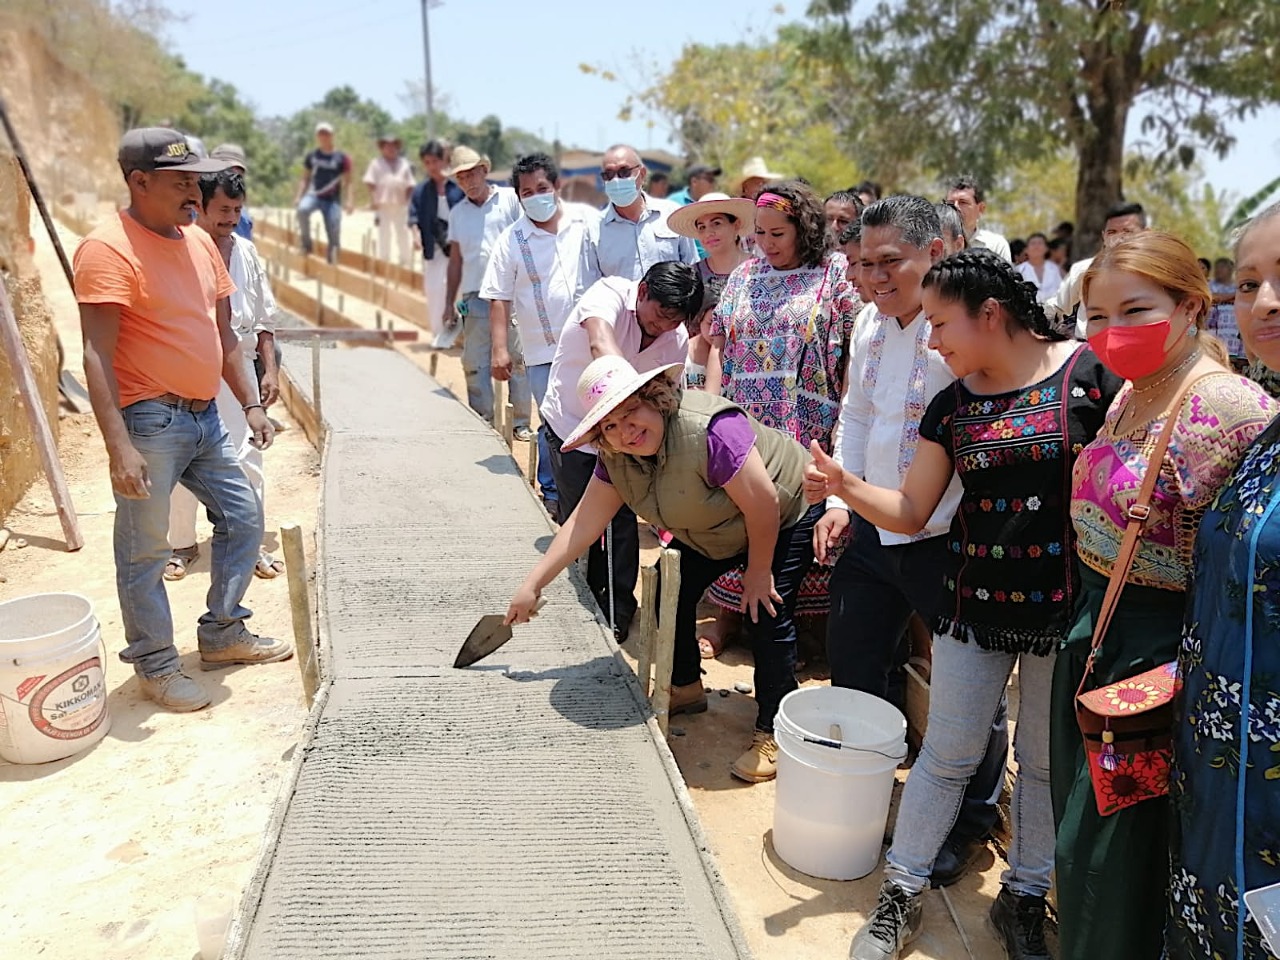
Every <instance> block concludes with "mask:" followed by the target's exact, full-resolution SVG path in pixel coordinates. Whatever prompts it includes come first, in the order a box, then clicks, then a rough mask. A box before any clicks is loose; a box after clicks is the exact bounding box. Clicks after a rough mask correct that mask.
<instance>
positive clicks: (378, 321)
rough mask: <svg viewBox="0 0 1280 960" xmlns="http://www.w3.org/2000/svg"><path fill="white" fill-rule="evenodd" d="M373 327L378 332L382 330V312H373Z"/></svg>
mask: <svg viewBox="0 0 1280 960" xmlns="http://www.w3.org/2000/svg"><path fill="white" fill-rule="evenodd" d="M373 325H374V327H376V328H377V329H378V330H381V329H382V311H381V310H375V311H373Z"/></svg>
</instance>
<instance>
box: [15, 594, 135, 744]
mask: <svg viewBox="0 0 1280 960" xmlns="http://www.w3.org/2000/svg"><path fill="white" fill-rule="evenodd" d="M105 658H106V650H105V649H104V648H103V645H102V634H101V632H100V631H99V630H98V621H97V620H96V619H95V618H94V616H93V604H91V603H90V602H89V601H88V600H87V599H85V598H84V597H82V596H79V595H78V594H74V593H40V594H36V595H34V596H30V597H19V598H18V599H16V600H8V601H5V602H4V603H0V757H4V759H6V760H8V761H9V762H10V763H47V762H48V761H50V760H60V759H62V758H63V757H69V756H71V755H72V754H73V753H79V752H80V751H81V750H87V749H88V748H89V747H91V746H93V745H94V744H95V743H97V742H98V741H99V740H101V739H102V738H103V737H105V736H106V735H107V731H108V730H109V729H111V716H110V714H109V713H108V712H107V678H106V674H105V672H104V663H105Z"/></svg>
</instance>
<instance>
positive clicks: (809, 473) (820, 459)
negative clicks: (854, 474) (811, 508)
mask: <svg viewBox="0 0 1280 960" xmlns="http://www.w3.org/2000/svg"><path fill="white" fill-rule="evenodd" d="M809 453H810V454H812V456H813V462H812V463H810V464H809V465H808V466H807V467H805V468H804V498H805V500H806V501H807V502H808V503H821V502H822V501H823V500H825V499H826V498H827V497H831V496H840V492H841V489H842V488H843V486H844V482H845V477H846V476H847V475H846V474H845V472H844V468H843V467H842V466H840V464H838V463H836V462H835V461H834V460H832V459H831V457H829V456H827V454H826V453H825V452H823V449H822V447H820V446H818V441H817V440H811V441H809Z"/></svg>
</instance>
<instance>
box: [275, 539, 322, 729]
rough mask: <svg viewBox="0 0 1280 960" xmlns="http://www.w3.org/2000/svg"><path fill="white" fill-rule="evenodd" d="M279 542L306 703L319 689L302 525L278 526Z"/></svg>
mask: <svg viewBox="0 0 1280 960" xmlns="http://www.w3.org/2000/svg"><path fill="white" fill-rule="evenodd" d="M280 545H281V546H282V547H283V548H284V568H285V571H286V572H287V574H288V577H289V606H290V607H291V608H292V610H293V646H294V654H295V656H297V658H298V672H299V673H301V674H302V692H303V694H305V695H306V698H307V706H308V707H310V706H311V704H312V703H314V702H315V699H316V691H317V690H318V689H319V688H320V662H319V658H318V657H317V656H316V635H315V629H314V627H313V626H312V620H311V598H310V596H309V595H308V592H307V583H308V581H309V579H310V577H309V576H308V574H307V554H306V551H305V550H304V549H303V546H302V528H301V527H299V526H298V525H297V524H296V523H286V524H285V525H284V526H283V527H281V528H280Z"/></svg>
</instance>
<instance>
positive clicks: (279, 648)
mask: <svg viewBox="0 0 1280 960" xmlns="http://www.w3.org/2000/svg"><path fill="white" fill-rule="evenodd" d="M292 656H293V644H291V643H289V642H288V641H287V640H276V639H274V638H272V637H255V636H254V635H253V634H252V633H246V634H245V635H244V637H243V638H242V639H240V640H237V641H236V642H235V643H233V644H231V645H230V646H226V647H217V648H214V649H209V650H201V651H200V669H201V670H220V669H221V668H222V667H230V666H234V665H236V664H240V663H275V662H276V661H277V660H288V659H289V658H290V657H292Z"/></svg>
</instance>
